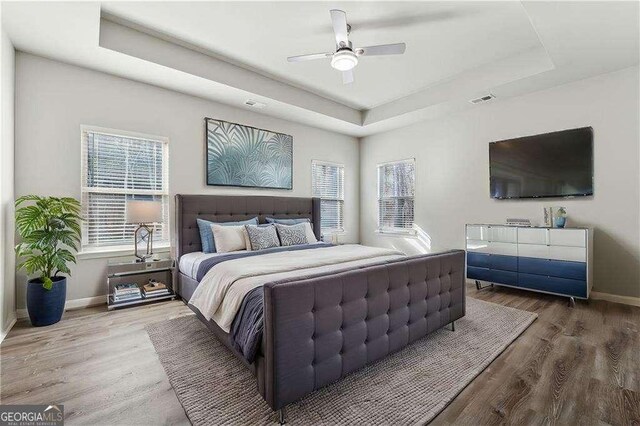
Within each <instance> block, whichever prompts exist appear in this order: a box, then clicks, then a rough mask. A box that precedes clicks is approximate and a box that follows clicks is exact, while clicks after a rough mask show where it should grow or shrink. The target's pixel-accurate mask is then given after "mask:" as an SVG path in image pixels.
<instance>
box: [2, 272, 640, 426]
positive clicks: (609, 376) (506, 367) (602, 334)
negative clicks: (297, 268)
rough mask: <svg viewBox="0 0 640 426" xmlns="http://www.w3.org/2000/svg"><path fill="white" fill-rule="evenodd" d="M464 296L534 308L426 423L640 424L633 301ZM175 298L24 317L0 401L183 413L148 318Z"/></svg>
mask: <svg viewBox="0 0 640 426" xmlns="http://www.w3.org/2000/svg"><path fill="white" fill-rule="evenodd" d="M467 294H468V295H469V296H470V297H476V298H478V299H482V300H486V301H489V302H493V303H499V304H502V305H506V306H511V307H514V308H518V309H524V310H527V311H532V312H536V313H538V315H539V317H538V319H537V320H536V321H535V322H534V323H533V324H532V325H531V327H529V328H528V329H527V330H526V331H525V332H524V333H523V334H522V336H520V337H519V338H518V339H517V340H516V341H515V342H514V343H513V344H512V345H510V346H509V347H508V348H507V349H506V350H505V351H504V352H503V353H502V354H501V355H500V356H499V357H498V358H497V359H496V360H495V361H494V362H493V363H492V364H491V365H490V366H489V367H488V368H487V369H486V370H485V371H483V372H482V373H481V374H480V375H479V376H478V377H477V378H476V379H475V380H474V381H473V382H472V383H471V384H470V385H469V386H467V388H465V389H464V390H463V391H462V392H461V393H460V395H458V397H457V398H456V399H455V400H454V401H453V402H452V403H451V404H450V405H449V406H448V407H447V408H446V409H445V410H444V411H443V412H442V413H440V415H438V416H437V417H436V418H435V419H434V421H433V422H432V424H435V425H448V424H468V425H485V424H487V425H492V424H519V425H520V424H534V425H537V424H583V425H596V424H612V425H623V424H624V425H626V424H640V332H639V330H638V328H639V327H640V308H634V307H631V306H625V305H619V304H614V303H609V302H604V301H597V300H592V301H589V302H588V303H585V302H580V301H579V302H578V303H577V306H576V307H575V308H569V307H568V306H567V303H566V299H563V298H559V297H555V296H547V295H540V294H534V293H528V292H524V291H518V290H512V289H507V288H498V287H496V288H488V289H485V290H481V291H477V290H476V289H475V286H474V285H472V284H469V285H468V287H467ZM190 313H191V311H190V310H189V309H188V308H187V307H186V306H184V304H182V302H179V301H174V302H165V303H158V304H155V305H148V306H143V307H138V308H133V309H124V310H120V311H115V312H107V311H106V308H102V307H100V308H91V309H83V310H78V311H70V312H67V313H65V318H64V320H63V321H61V322H60V323H58V324H56V325H53V326H50V327H46V328H32V327H30V326H29V324H28V321H26V320H21V321H20V322H19V323H18V324H17V325H16V326H15V327H14V328H13V330H12V331H11V332H10V333H9V336H7V338H5V340H4V342H2V345H0V358H1V359H0V402H1V403H2V404H28V403H33V404H41V403H54V402H55V403H62V404H64V406H65V412H66V421H67V423H68V424H110V425H120V424H126V425H138V424H149V425H160V424H188V423H189V422H188V419H187V418H186V416H185V414H184V411H183V410H182V407H181V405H180V403H179V402H178V399H177V397H176V395H175V393H174V391H173V389H172V388H171V386H170V384H169V381H168V379H167V376H166V375H165V373H164V370H163V368H162V366H161V365H160V362H159V361H158V358H157V355H156V354H155V351H154V349H153V346H152V345H151V342H150V340H149V337H148V336H147V333H146V332H145V331H144V326H145V324H149V323H153V322H157V321H162V320H164V319H169V318H175V317H178V316H182V315H189V314H190Z"/></svg>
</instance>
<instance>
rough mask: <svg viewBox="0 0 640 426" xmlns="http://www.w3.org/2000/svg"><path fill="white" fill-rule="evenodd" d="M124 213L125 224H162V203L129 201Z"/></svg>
mask: <svg viewBox="0 0 640 426" xmlns="http://www.w3.org/2000/svg"><path fill="white" fill-rule="evenodd" d="M126 212H127V223H157V222H162V203H161V202H159V201H140V200H130V201H127V205H126Z"/></svg>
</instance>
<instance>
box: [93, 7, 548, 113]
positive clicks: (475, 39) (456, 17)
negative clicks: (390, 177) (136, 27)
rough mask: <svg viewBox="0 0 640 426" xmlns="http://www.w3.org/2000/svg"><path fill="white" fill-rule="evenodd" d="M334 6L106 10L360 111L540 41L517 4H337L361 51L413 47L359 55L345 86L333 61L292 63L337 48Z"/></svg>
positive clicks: (355, 44)
mask: <svg viewBox="0 0 640 426" xmlns="http://www.w3.org/2000/svg"><path fill="white" fill-rule="evenodd" d="M333 4H334V3H322V2H308V3H302V2H246V3H245V2H243V3H229V2H197V3H191V2H190V3H186V4H185V3H163V4H162V5H161V7H157V6H156V5H155V4H150V3H147V2H107V3H103V10H105V11H107V12H109V13H112V14H114V15H116V16H119V17H122V18H125V19H127V20H130V21H134V22H136V23H138V24H141V25H143V26H145V27H148V28H151V29H153V30H157V31H161V32H163V33H166V34H170V35H172V36H174V37H175V38H178V39H181V40H184V41H187V42H189V43H192V44H194V45H197V46H201V47H203V48H205V49H208V50H210V51H211V52H214V53H216V54H219V55H221V56H223V57H226V58H229V59H232V60H234V61H236V62H238V63H241V64H245V65H247V66H249V67H251V68H253V69H256V70H261V71H263V72H265V73H267V74H269V75H271V76H274V77H275V78H277V79H280V80H285V81H289V82H292V83H294V84H296V85H298V86H300V87H303V88H305V89H308V90H310V91H312V92H314V93H317V94H320V95H322V96H325V97H328V98H330V99H333V100H335V101H338V102H341V103H344V104H345V105H349V106H352V107H354V108H357V109H371V108H373V107H376V106H378V105H381V104H384V103H387V102H389V101H392V100H395V99H398V98H400V97H404V96H406V95H409V94H411V93H414V92H416V91H418V90H421V89H424V88H426V87H427V86H429V85H432V84H434V83H436V82H437V81H439V80H443V79H445V78H448V77H451V76H453V75H455V74H458V73H460V72H462V71H464V70H468V69H472V68H475V67H477V66H480V65H483V64H485V63H488V62H492V61H494V60H496V59H499V58H504V57H508V56H511V55H513V54H516V53H519V52H522V51H524V50H527V49H530V48H532V47H534V46H539V45H540V42H539V41H538V37H537V35H536V33H535V30H534V29H533V27H532V26H531V24H530V23H529V18H528V17H527V14H526V13H525V10H524V8H523V7H522V5H521V4H520V3H519V2H497V3H482V2H448V3H441V2H437V3H435V2H432V3H427V2H424V3H420V2H349V3H339V4H338V5H337V7H341V8H343V10H345V12H346V13H347V22H349V23H350V24H351V27H352V28H351V35H350V41H351V42H352V43H353V45H354V47H359V46H370V45H376V44H385V43H398V42H405V43H406V44H407V51H406V53H405V54H404V55H401V56H393V57H388V56H387V57H365V58H361V60H360V63H359V64H358V66H357V68H356V69H355V74H356V81H355V83H354V84H350V85H344V84H342V77H341V75H340V73H339V72H338V71H336V70H334V69H333V68H331V66H330V64H329V60H319V61H313V62H304V63H289V62H287V60H286V58H287V57H288V56H293V55H300V54H306V53H318V52H333V51H335V37H334V35H333V30H332V27H331V20H330V17H329V9H330V7H332V5H333ZM222 17H223V18H222ZM221 18H222V19H221ZM505 34H508V35H509V36H508V37H505ZM389 77H391V78H389Z"/></svg>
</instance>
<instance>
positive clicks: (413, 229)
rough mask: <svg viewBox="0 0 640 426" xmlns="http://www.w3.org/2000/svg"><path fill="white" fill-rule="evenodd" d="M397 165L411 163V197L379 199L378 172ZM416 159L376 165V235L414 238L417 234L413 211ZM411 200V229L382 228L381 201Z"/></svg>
mask: <svg viewBox="0 0 640 426" xmlns="http://www.w3.org/2000/svg"><path fill="white" fill-rule="evenodd" d="M398 163H413V174H414V175H413V196H411V197H381V196H380V187H381V176H380V171H381V168H382V167H384V166H388V165H391V164H398ZM416 170H417V169H416V159H415V157H411V158H405V159H402V160H394V161H387V162H384V163H378V164H377V165H376V185H377V187H376V192H377V194H376V203H377V206H376V208H377V214H376V216H377V222H378V223H377V227H376V231H375V232H376V233H378V234H388V235H399V236H415V235H416V234H417V230H416V214H415V210H416ZM399 198H402V199H411V200H413V221H412V222H411V228H395V227H382V226H381V223H380V222H381V221H380V219H381V218H380V201H381V200H389V199H399Z"/></svg>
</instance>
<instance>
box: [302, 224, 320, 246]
mask: <svg viewBox="0 0 640 426" xmlns="http://www.w3.org/2000/svg"><path fill="white" fill-rule="evenodd" d="M303 225H304V230H305V233H306V234H307V242H308V243H317V242H318V239H317V238H316V234H314V233H313V227H312V226H311V223H309V222H305V223H303Z"/></svg>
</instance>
